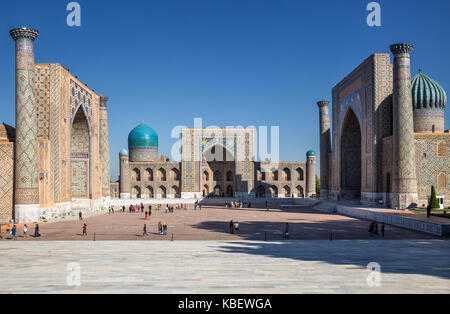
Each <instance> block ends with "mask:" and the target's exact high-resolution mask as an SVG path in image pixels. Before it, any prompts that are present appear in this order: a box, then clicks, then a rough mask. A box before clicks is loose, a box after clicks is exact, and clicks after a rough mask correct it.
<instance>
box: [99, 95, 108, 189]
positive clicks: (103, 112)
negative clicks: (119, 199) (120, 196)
mask: <svg viewBox="0 0 450 314" xmlns="http://www.w3.org/2000/svg"><path fill="white" fill-rule="evenodd" d="M107 102H108V97H106V96H100V158H101V161H102V196H103V197H106V198H109V197H110V194H111V190H110V182H111V176H110V157H109V131H108V110H107V109H108V107H107Z"/></svg>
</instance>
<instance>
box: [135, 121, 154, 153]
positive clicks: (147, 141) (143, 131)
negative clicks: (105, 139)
mask: <svg viewBox="0 0 450 314" xmlns="http://www.w3.org/2000/svg"><path fill="white" fill-rule="evenodd" d="M128 147H129V148H131V147H158V135H157V134H156V132H155V131H153V129H152V128H151V127H149V126H148V125H146V124H145V123H141V124H139V125H138V126H137V127H135V128H134V129H133V130H132V131H131V132H130V134H129V135H128Z"/></svg>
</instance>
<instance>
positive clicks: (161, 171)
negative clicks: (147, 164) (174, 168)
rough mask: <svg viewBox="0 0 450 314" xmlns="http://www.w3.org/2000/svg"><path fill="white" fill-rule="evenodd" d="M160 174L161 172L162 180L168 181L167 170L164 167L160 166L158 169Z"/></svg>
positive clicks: (160, 178)
mask: <svg viewBox="0 0 450 314" xmlns="http://www.w3.org/2000/svg"><path fill="white" fill-rule="evenodd" d="M158 174H159V180H160V181H166V179H167V178H166V170H164V169H163V168H160V169H159V170H158Z"/></svg>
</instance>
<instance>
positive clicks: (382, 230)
mask: <svg viewBox="0 0 450 314" xmlns="http://www.w3.org/2000/svg"><path fill="white" fill-rule="evenodd" d="M381 235H382V237H383V238H384V222H383V224H382V225H381Z"/></svg>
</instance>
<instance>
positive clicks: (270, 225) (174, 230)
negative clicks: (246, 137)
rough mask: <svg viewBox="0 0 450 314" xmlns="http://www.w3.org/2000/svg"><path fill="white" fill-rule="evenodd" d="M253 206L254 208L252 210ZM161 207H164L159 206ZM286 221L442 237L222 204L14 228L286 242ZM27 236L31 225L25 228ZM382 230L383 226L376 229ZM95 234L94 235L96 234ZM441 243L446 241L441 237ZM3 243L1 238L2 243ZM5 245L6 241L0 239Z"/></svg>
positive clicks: (301, 210)
mask: <svg viewBox="0 0 450 314" xmlns="http://www.w3.org/2000/svg"><path fill="white" fill-rule="evenodd" d="M255 207H256V206H255ZM163 208H164V207H163ZM231 220H233V221H235V222H239V226H240V229H239V230H238V231H236V233H235V234H230V233H229V223H230V221H231ZM160 221H161V222H162V223H166V224H167V225H168V234H167V235H166V236H163V235H159V234H158V232H157V229H158V227H157V226H158V222H160ZM84 223H86V224H87V226H88V227H87V231H88V236H84V237H83V236H82V226H83V224H84ZM286 223H289V233H290V237H289V239H290V240H329V239H330V238H331V237H332V238H333V239H334V240H351V239H355V240H369V239H377V240H387V239H390V240H396V239H398V240H400V239H402V240H403V239H441V238H439V237H436V236H432V235H428V234H425V233H420V232H415V231H411V230H406V229H401V228H397V227H393V226H388V225H386V234H385V237H384V238H383V237H382V236H381V230H380V232H379V235H378V236H370V234H369V233H368V228H369V224H370V221H366V220H361V219H357V218H351V217H346V216H342V215H339V214H330V213H324V212H321V211H316V210H313V209H311V208H309V207H301V206H299V207H296V208H284V209H282V208H280V207H279V205H272V206H271V208H270V210H269V211H266V210H265V209H264V208H239V209H235V208H225V207H220V206H202V210H201V211H200V210H194V209H193V206H192V205H188V209H186V210H184V209H174V212H173V213H166V212H165V209H161V210H155V209H154V208H153V210H152V216H151V218H150V220H145V214H143V213H129V212H128V211H127V212H125V213H120V212H118V208H116V212H115V213H114V214H108V213H106V214H102V215H99V216H92V217H88V218H85V219H84V220H83V221H79V220H78V219H72V220H62V221H59V222H52V223H46V224H41V225H40V232H41V234H42V237H41V238H39V239H34V238H30V239H23V238H21V237H20V235H21V234H22V228H23V227H22V226H21V225H19V226H18V230H19V232H18V234H19V238H18V240H19V241H49V240H50V241H52V240H85V241H93V240H94V238H95V240H96V241H102V240H145V241H147V240H172V235H173V238H174V240H256V241H258V240H259V241H264V240H266V239H267V240H269V241H270V240H284V235H283V231H284V228H285V225H286ZM144 224H147V230H148V232H149V236H147V237H143V236H142V229H143V226H144ZM28 227H29V229H30V231H31V234H32V232H33V228H34V225H33V224H31V225H28ZM379 227H380V229H381V224H380V225H379ZM94 234H95V235H94ZM444 239H450V238H449V237H445V238H444ZM0 241H1V240H0ZM3 241H7V240H3Z"/></svg>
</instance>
